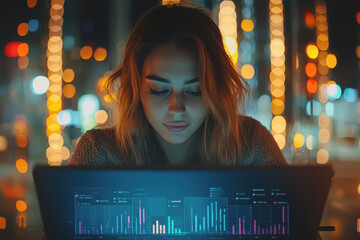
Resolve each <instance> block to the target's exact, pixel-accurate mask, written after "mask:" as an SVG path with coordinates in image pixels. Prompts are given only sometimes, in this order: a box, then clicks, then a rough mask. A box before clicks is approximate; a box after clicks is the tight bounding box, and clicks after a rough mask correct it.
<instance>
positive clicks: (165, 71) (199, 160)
mask: <svg viewBox="0 0 360 240" xmlns="http://www.w3.org/2000/svg"><path fill="white" fill-rule="evenodd" d="M107 86H108V89H109V91H111V90H115V93H116V98H115V99H114V100H115V102H116V105H117V110H118V113H119V118H118V119H117V122H116V125H115V127H114V128H109V129H93V130H91V131H88V132H86V133H85V134H84V135H83V136H82V137H81V139H80V141H79V142H78V144H77V146H76V149H75V151H74V154H73V155H72V159H71V162H70V164H71V165H84V164H90V165H124V164H127V165H153V166H154V165H155V166H159V165H204V166H207V165H213V166H221V165H226V166H235V165H286V161H285V159H284V157H283V155H282V153H281V151H280V149H279V147H278V146H277V144H276V142H275V141H274V139H273V137H272V136H271V134H270V133H269V132H268V131H267V129H266V128H265V127H263V126H262V125H261V124H260V123H259V122H258V121H256V120H254V119H252V118H249V117H245V116H243V115H239V114H238V111H239V109H241V108H242V107H243V103H244V98H245V96H246V93H247V84H246V82H245V81H244V80H243V79H242V78H241V77H240V76H239V74H238V73H237V71H236V68H235V66H234V65H233V64H232V61H231V59H230V58H229V57H228V55H227V53H226V50H225V48H224V45H223V40H222V36H221V33H220V31H219V28H218V27H217V25H216V23H215V22H214V21H213V20H212V19H211V17H210V16H209V15H208V14H207V13H206V12H205V11H203V10H200V9H197V8H191V7H185V6H176V5H171V6H170V5H167V6H156V7H154V8H152V9H150V10H149V11H148V12H147V13H145V14H144V15H143V16H142V17H141V18H140V19H139V20H138V22H137V23H136V25H135V27H134V29H133V31H132V33H131V35H130V38H129V40H128V42H127V45H126V48H125V53H124V58H123V62H122V64H121V65H120V67H119V69H118V70H117V71H115V73H114V74H113V75H112V76H111V77H110V78H109V81H108V84H107Z"/></svg>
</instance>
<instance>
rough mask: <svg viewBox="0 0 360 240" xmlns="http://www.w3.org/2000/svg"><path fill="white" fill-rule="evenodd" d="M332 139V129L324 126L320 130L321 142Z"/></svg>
mask: <svg viewBox="0 0 360 240" xmlns="http://www.w3.org/2000/svg"><path fill="white" fill-rule="evenodd" d="M329 140H330V131H329V129H327V128H322V129H320V131H319V143H327V142H328V141H329Z"/></svg>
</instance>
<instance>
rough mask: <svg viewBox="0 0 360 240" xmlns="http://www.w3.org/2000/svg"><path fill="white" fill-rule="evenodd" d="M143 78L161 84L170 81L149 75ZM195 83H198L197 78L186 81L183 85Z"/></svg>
mask: <svg viewBox="0 0 360 240" xmlns="http://www.w3.org/2000/svg"><path fill="white" fill-rule="evenodd" d="M145 78H147V79H150V80H153V81H158V82H163V83H170V80H168V79H165V78H162V77H159V76H156V75H149V76H146V77H145ZM196 82H199V79H198V78H194V79H190V80H187V81H185V83H184V84H191V83H196Z"/></svg>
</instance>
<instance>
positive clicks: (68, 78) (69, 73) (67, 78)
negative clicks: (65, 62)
mask: <svg viewBox="0 0 360 240" xmlns="http://www.w3.org/2000/svg"><path fill="white" fill-rule="evenodd" d="M74 77H75V73H74V70H72V69H71V68H67V69H65V70H64V72H63V79H64V82H67V83H69V82H72V81H73V80H74Z"/></svg>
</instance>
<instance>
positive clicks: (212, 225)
mask: <svg viewBox="0 0 360 240" xmlns="http://www.w3.org/2000/svg"><path fill="white" fill-rule="evenodd" d="M213 227H214V204H213V203H211V228H213Z"/></svg>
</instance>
